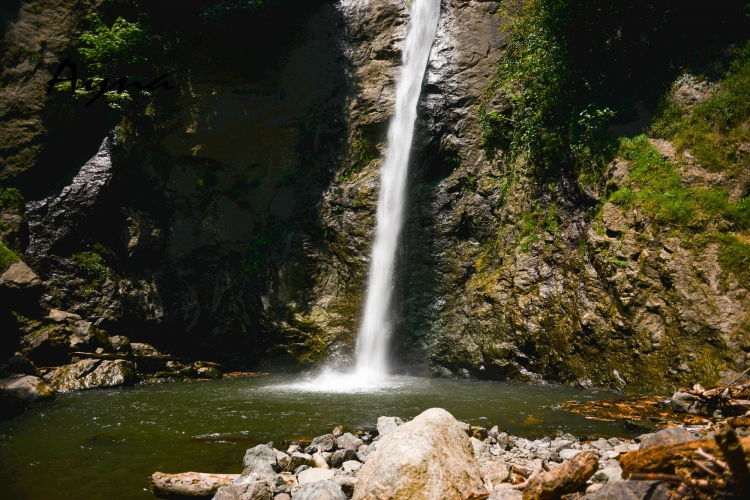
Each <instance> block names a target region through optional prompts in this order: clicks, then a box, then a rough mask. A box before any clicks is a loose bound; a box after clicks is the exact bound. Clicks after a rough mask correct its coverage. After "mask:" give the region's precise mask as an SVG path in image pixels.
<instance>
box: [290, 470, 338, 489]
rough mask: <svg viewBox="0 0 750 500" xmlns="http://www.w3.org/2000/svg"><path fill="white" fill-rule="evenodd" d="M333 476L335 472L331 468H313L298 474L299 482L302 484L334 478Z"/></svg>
mask: <svg viewBox="0 0 750 500" xmlns="http://www.w3.org/2000/svg"><path fill="white" fill-rule="evenodd" d="M333 476H334V472H333V471H332V470H330V469H319V468H311V469H305V470H303V471H302V472H300V473H299V474H297V482H298V483H299V485H300V486H302V485H303V484H308V483H315V482H317V481H326V480H328V479H333Z"/></svg>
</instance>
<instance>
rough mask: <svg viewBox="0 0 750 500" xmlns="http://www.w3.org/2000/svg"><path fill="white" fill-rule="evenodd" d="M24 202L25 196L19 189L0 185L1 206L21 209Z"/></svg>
mask: <svg viewBox="0 0 750 500" xmlns="http://www.w3.org/2000/svg"><path fill="white" fill-rule="evenodd" d="M24 203H25V202H24V199H23V196H22V195H21V192H20V191H19V190H18V189H16V188H3V187H0V208H10V209H12V210H17V211H21V210H23V205H24Z"/></svg>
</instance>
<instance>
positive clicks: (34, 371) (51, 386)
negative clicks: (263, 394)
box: [0, 309, 251, 419]
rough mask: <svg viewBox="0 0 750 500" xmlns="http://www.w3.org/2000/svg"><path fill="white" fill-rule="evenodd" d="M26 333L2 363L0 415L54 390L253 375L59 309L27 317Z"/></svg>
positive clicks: (15, 411)
mask: <svg viewBox="0 0 750 500" xmlns="http://www.w3.org/2000/svg"><path fill="white" fill-rule="evenodd" d="M24 333H25V335H24V337H23V338H22V339H21V343H20V345H21V351H20V352H16V353H15V355H13V356H11V357H10V358H8V359H7V360H6V362H5V363H2V364H1V365H0V419H2V418H12V417H14V416H16V415H18V414H20V413H22V412H23V411H24V409H25V408H26V407H27V406H28V405H29V404H32V403H35V402H37V401H45V400H48V399H51V398H53V397H54V396H55V394H56V393H65V392H71V391H77V390H83V389H95V388H108V387H120V386H128V385H135V384H138V383H147V384H153V383H163V382H173V381H194V380H212V379H220V378H222V377H227V378H234V377H237V376H242V375H251V374H247V373H225V370H224V369H223V368H222V366H221V365H220V364H218V363H213V362H210V361H200V360H199V361H194V362H191V363H188V362H183V361H182V360H181V359H180V358H178V357H176V356H171V355H169V354H164V353H161V352H159V351H158V350H157V349H156V348H154V347H153V346H151V345H150V344H145V343H139V342H130V340H129V339H128V338H127V337H125V336H122V335H109V334H108V333H107V332H106V331H105V330H103V329H101V328H99V327H98V325H97V324H96V323H92V322H91V321H86V320H84V319H82V318H81V316H79V315H78V314H74V313H70V312H66V311H60V310H57V309H52V310H50V311H49V313H48V314H47V316H45V317H44V318H42V319H41V320H39V321H36V320H35V321H32V320H27V321H26V322H25V327H24Z"/></svg>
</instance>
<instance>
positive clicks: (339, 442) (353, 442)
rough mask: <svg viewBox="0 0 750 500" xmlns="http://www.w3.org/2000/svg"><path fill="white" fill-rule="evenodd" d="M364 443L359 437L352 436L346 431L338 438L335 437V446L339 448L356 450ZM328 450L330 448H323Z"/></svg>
mask: <svg viewBox="0 0 750 500" xmlns="http://www.w3.org/2000/svg"><path fill="white" fill-rule="evenodd" d="M363 444H364V443H363V442H362V440H361V439H359V438H358V437H356V436H354V435H353V434H351V433H349V432H347V433H346V434H344V435H342V436H341V437H339V438H338V439H336V446H338V447H339V448H340V449H347V450H354V451H358V450H359V447H360V446H362V445H363ZM325 451H330V450H325Z"/></svg>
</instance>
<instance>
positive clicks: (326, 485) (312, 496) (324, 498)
mask: <svg viewBox="0 0 750 500" xmlns="http://www.w3.org/2000/svg"><path fill="white" fill-rule="evenodd" d="M310 470H313V469H310ZM305 472H307V471H305ZM292 500H346V495H345V494H344V492H343V491H342V489H341V486H339V484H338V483H336V482H335V481H331V480H327V481H317V482H314V483H309V484H307V485H305V486H303V487H302V488H300V489H299V490H297V491H296V492H295V493H293V494H292Z"/></svg>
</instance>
